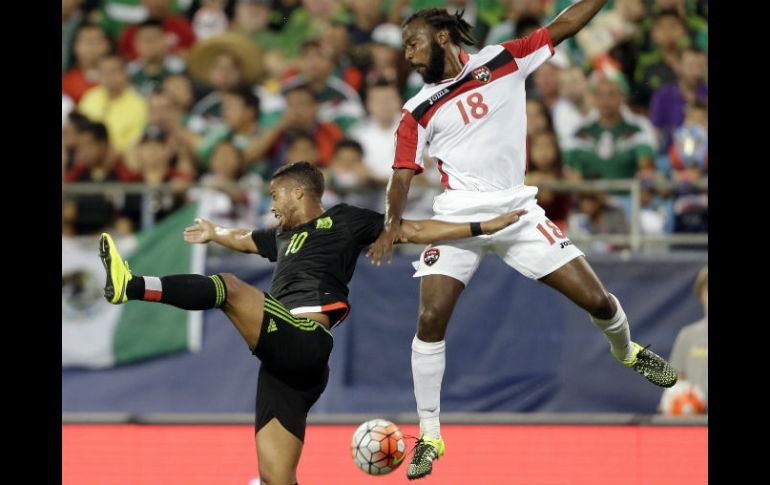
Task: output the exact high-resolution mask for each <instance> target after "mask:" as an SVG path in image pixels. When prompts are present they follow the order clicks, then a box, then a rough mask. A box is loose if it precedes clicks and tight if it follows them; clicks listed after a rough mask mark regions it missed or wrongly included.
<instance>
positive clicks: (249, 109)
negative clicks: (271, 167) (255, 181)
mask: <svg viewBox="0 0 770 485" xmlns="http://www.w3.org/2000/svg"><path fill="white" fill-rule="evenodd" d="M221 99H222V117H223V119H224V124H222V125H218V126H215V127H213V128H212V129H210V130H209V131H208V132H207V133H206V134H205V136H200V135H198V134H196V133H194V132H192V131H189V130H187V129H185V128H184V127H183V126H181V125H177V127H176V128H177V129H176V132H177V133H178V134H179V137H180V139H181V140H183V142H184V143H185V144H186V145H187V147H188V148H189V149H190V150H191V151H193V152H194V153H195V156H196V158H197V160H198V161H199V163H200V167H201V168H202V169H203V170H204V171H205V170H207V169H208V168H209V165H210V159H211V155H212V152H213V149H214V147H215V146H216V145H217V144H218V143H219V142H221V141H222V140H230V141H231V142H232V144H233V145H234V146H236V147H237V148H238V149H239V150H241V152H242V153H244V154H247V155H246V161H247V162H249V163H252V162H256V161H257V159H255V158H252V157H250V156H248V153H249V152H248V148H249V145H251V144H252V143H254V142H255V141H256V139H257V136H258V134H259V113H260V111H259V98H257V97H256V96H255V95H254V94H253V93H252V92H251V90H249V89H245V88H242V89H238V90H233V91H230V92H226V93H224V94H222V95H221ZM263 172H265V173H267V172H266V171H265V170H263Z"/></svg>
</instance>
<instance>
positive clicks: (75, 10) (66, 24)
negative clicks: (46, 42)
mask: <svg viewBox="0 0 770 485" xmlns="http://www.w3.org/2000/svg"><path fill="white" fill-rule="evenodd" d="M81 3H83V0H62V2H61V72H62V74H64V73H65V72H67V71H68V70H69V68H70V67H71V66H72V62H73V59H72V45H73V43H74V41H75V32H77V30H78V28H79V27H80V24H82V23H83V12H81V10H80V4H81Z"/></svg>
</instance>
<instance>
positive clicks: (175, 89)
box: [161, 74, 195, 124]
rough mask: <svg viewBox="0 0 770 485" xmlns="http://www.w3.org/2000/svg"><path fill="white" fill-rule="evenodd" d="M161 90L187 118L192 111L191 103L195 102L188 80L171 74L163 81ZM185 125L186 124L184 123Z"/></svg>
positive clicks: (181, 75)
mask: <svg viewBox="0 0 770 485" xmlns="http://www.w3.org/2000/svg"><path fill="white" fill-rule="evenodd" d="M161 89H162V91H163V93H164V94H166V95H168V96H170V97H171V98H172V99H173V101H174V103H175V104H176V106H178V107H179V109H180V110H182V113H184V115H185V117H187V115H188V113H190V110H191V109H192V105H193V101H194V100H195V98H194V97H193V86H192V82H191V81H190V78H189V77H187V76H186V75H184V74H171V75H170V76H168V77H166V79H164V80H163V85H162V88H161ZM185 124H187V122H186V121H185Z"/></svg>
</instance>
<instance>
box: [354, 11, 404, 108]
mask: <svg viewBox="0 0 770 485" xmlns="http://www.w3.org/2000/svg"><path fill="white" fill-rule="evenodd" d="M402 47H403V46H402V43H401V29H400V28H399V27H398V26H396V25H393V24H380V25H378V26H377V28H375V29H374V31H373V32H372V43H371V44H369V52H370V56H371V64H370V65H369V68H368V70H367V71H366V84H367V85H370V84H374V83H377V82H379V81H381V80H386V81H388V82H390V83H395V84H396V86H397V89H398V92H399V93H402V92H404V90H405V89H406V82H407V78H408V77H409V64H407V62H406V59H404V56H403V52H402ZM364 89H366V88H364Z"/></svg>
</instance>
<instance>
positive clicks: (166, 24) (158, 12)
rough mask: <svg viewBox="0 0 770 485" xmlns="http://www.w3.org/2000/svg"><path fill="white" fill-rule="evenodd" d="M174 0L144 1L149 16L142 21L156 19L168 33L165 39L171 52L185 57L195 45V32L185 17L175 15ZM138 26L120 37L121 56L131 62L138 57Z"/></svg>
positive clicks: (131, 27) (124, 30)
mask: <svg viewBox="0 0 770 485" xmlns="http://www.w3.org/2000/svg"><path fill="white" fill-rule="evenodd" d="M173 1H174V0H142V4H143V5H144V7H145V9H146V12H147V16H146V17H145V18H143V19H142V20H147V19H155V20H158V21H160V22H161V24H162V25H163V30H164V31H165V32H166V36H165V39H166V41H167V42H168V44H169V45H168V47H169V49H170V50H171V52H173V53H175V54H178V55H180V56H181V55H183V54H184V53H185V52H186V51H187V49H189V48H190V47H192V45H193V44H194V43H195V32H194V31H193V28H192V25H191V24H190V21H189V20H187V18H185V17H184V16H181V15H175V14H174V12H173V10H172V3H173ZM137 31H138V26H137V25H129V26H127V27H126V28H125V29H123V32H122V33H121V36H120V54H121V55H122V56H123V57H125V58H126V59H129V60H134V59H136V57H137V56H138V52H137V51H136V47H135V46H136V41H135V39H134V37H135V36H136V33H137Z"/></svg>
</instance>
